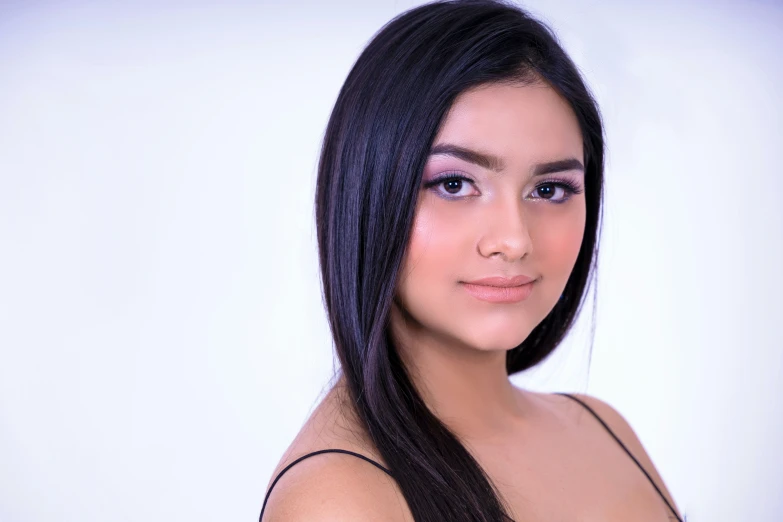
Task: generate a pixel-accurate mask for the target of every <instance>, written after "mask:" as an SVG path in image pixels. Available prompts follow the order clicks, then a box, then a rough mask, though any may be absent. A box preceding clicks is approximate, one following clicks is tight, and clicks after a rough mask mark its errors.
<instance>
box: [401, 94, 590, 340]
mask: <svg viewBox="0 0 783 522" xmlns="http://www.w3.org/2000/svg"><path fill="white" fill-rule="evenodd" d="M582 161H583V149H582V135H581V132H580V130H579V124H578V122H577V120H576V116H575V115H574V113H573V111H572V109H571V108H570V107H569V106H568V104H567V102H566V101H564V100H563V99H562V98H561V97H560V96H559V95H558V94H557V93H556V92H555V91H554V90H553V89H552V88H551V87H549V86H548V85H545V84H544V83H536V84H534V85H529V86H512V85H500V84H491V85H488V86H481V87H479V88H476V89H473V90H470V91H467V92H465V93H463V94H462V95H461V96H459V97H458V98H457V100H456V101H455V103H454V104H453V106H452V108H451V110H450V111H449V113H448V114H447V116H446V118H445V120H444V123H443V125H442V127H441V130H440V132H439V133H438V135H437V137H436V138H435V141H434V143H433V147H432V149H431V154H430V156H429V158H428V161H427V164H426V167H425V169H424V173H423V177H422V186H421V192H420V194H419V198H418V203H417V207H416V215H415V220H414V224H413V230H412V236H411V239H410V242H409V244H408V250H407V252H406V255H405V259H404V262H403V271H402V273H401V277H400V280H399V282H398V286H397V296H396V299H395V304H394V307H395V308H396V310H395V312H399V311H400V308H402V309H403V310H404V312H405V314H404V315H405V316H406V317H407V319H408V322H407V323H406V324H407V326H408V328H414V329H415V334H416V336H417V338H421V336H422V335H424V336H426V337H431V338H432V339H433V340H438V341H443V342H446V343H454V342H458V343H461V344H463V345H467V346H468V347H472V348H476V349H480V350H508V349H511V348H514V347H515V346H517V345H519V344H520V343H521V342H522V341H523V340H524V339H525V338H526V337H527V336H528V335H529V334H530V332H531V331H532V330H533V328H534V327H535V326H536V325H537V324H538V323H540V322H541V321H542V320H543V319H544V317H546V315H547V314H548V313H549V312H550V311H551V310H552V308H553V307H554V305H555V304H556V303H557V300H558V299H559V297H560V295H561V293H562V292H563V289H564V288H565V285H566V282H567V281H568V277H569V275H570V274H571V271H572V269H573V267H574V264H575V262H576V258H577V255H578V253H579V248H580V246H581V243H582V236H583V234H584V229H585V198H584V188H585V185H584V168H583V162H582ZM517 276H521V277H524V276H527V277H528V278H530V279H532V280H533V282H532V283H528V284H526V285H523V286H520V285H519V281H517V282H514V281H495V282H493V281H489V282H486V281H485V282H483V283H484V284H470V283H471V282H475V281H477V280H480V279H484V278H490V277H496V278H497V277H499V278H514V277H517ZM498 284H500V285H506V286H508V285H512V286H511V287H509V288H500V287H498V286H494V285H498ZM489 285H493V286H489ZM393 316H394V313H393Z"/></svg>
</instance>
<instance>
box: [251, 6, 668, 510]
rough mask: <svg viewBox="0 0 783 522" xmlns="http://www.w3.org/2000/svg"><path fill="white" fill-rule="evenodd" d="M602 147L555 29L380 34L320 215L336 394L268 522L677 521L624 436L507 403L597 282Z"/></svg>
mask: <svg viewBox="0 0 783 522" xmlns="http://www.w3.org/2000/svg"><path fill="white" fill-rule="evenodd" d="M603 158H604V141H603V128H602V123H601V118H600V115H599V111H598V109H597V107H596V104H595V101H594V100H593V98H592V96H591V94H590V93H589V91H588V89H587V88H586V86H585V84H584V82H583V80H582V78H581V77H580V75H579V73H578V71H577V68H576V67H575V65H574V64H573V62H572V61H571V60H570V59H569V57H568V56H567V55H566V54H565V52H564V51H563V49H562V48H561V47H560V46H559V44H558V43H557V41H556V39H555V37H554V35H553V34H552V32H551V31H550V30H549V29H548V28H547V27H546V26H544V25H543V24H541V23H540V22H538V21H536V20H535V19H533V18H531V17H530V16H529V15H528V14H527V13H525V12H524V11H522V10H520V9H519V8H517V7H514V6H512V5H507V4H505V3H500V2H495V1H488V0H468V1H454V2H436V3H431V4H428V5H424V6H421V7H418V8H415V9H412V10H410V11H408V12H406V13H404V14H402V15H400V16H399V17H397V18H395V19H394V20H392V21H391V22H390V23H388V24H387V25H386V26H385V27H384V28H383V29H382V30H381V31H380V32H379V33H378V34H377V35H376V36H375V37H374V38H373V40H372V41H371V42H370V43H369V45H368V46H367V48H366V49H365V50H364V51H363V52H362V54H361V56H360V57H359V59H358V60H357V62H356V64H355V65H354V67H353V69H352V70H351V72H350V74H349V75H348V78H347V80H346V81H345V84H344V86H343V88H342V90H341V91H340V94H339V96H338V99H337V102H336V104H335V107H334V110H333V112H332V115H331V118H330V120H329V124H328V127H327V130H326V135H325V138H324V143H323V150H322V154H321V158H320V162H319V168H318V182H317V190H316V220H317V228H318V245H319V253H320V265H321V274H322V280H323V291H324V298H325V303H326V309H327V312H328V315H329V321H330V325H331V329H332V334H333V337H334V343H335V347H336V350H337V354H338V356H339V360H340V363H341V371H340V374H339V379H337V381H336V383H335V385H334V386H333V387H332V388H331V390H330V391H329V393H328V394H327V395H326V396H325V398H324V399H323V401H322V402H321V403H320V404H319V406H318V407H317V408H316V410H315V411H314V413H313V414H312V416H311V417H310V418H309V419H308V421H307V422H306V424H305V425H304V427H303V428H302V430H301V432H300V433H299V435H298V436H297V437H296V439H295V440H294V441H293V443H292V444H291V446H290V447H289V448H288V450H287V451H286V453H285V455H284V456H283V458H282V459H281V461H280V463H279V466H278V467H277V469H276V470H275V471H274V474H273V480H271V481H270V484H269V486H268V490H267V494H266V496H265V499H264V504H263V507H262V511H261V518H260V519H261V520H262V521H265V522H280V521H287V522H288V521H307V522H313V521H366V520H375V521H390V522H391V521H414V520H415V521H417V522H424V521H428V522H429V521H432V522H435V521H438V522H442V521H502V520H509V519H510V520H516V521H519V522H521V521H531V522H542V521H561V520H595V521H599V520H600V521H602V522H614V521H617V522H620V521H622V522H627V521H629V520H634V521H637V522H665V521H667V520H681V518H680V515H679V514H678V511H677V508H676V506H675V503H674V501H673V499H672V498H671V495H670V494H669V492H668V491H667V489H666V487H665V485H664V484H663V481H662V480H661V477H660V476H659V474H658V473H657V472H656V469H655V467H654V465H653V463H652V462H651V461H650V458H649V457H648V456H647V454H646V452H645V450H644V448H643V447H642V445H641V443H640V442H639V440H638V438H637V437H636V436H635V434H634V432H633V431H632V429H631V427H630V426H629V425H628V423H627V422H626V421H625V420H624V419H623V417H622V416H621V415H620V414H618V413H617V412H616V411H615V410H614V409H613V408H612V407H610V406H609V405H608V404H606V403H604V402H602V401H600V400H598V399H596V398H593V397H590V396H586V395H577V394H573V395H567V394H544V393H534V392H532V391H528V390H524V389H520V388H518V387H515V386H513V385H512V384H511V382H510V381H509V375H510V374H514V373H517V372H521V371H524V370H526V369H528V368H531V367H533V366H534V365H536V364H538V363H539V362H541V361H542V360H544V359H545V358H546V357H547V356H548V355H549V354H550V353H552V351H553V350H554V349H555V348H556V347H557V346H558V344H559V343H560V342H561V340H562V339H563V337H564V336H565V335H566V333H567V332H568V331H569V328H570V327H571V325H572V323H573V322H574V319H575V317H576V316H577V313H578V311H579V309H580V307H581V304H582V302H583V299H584V295H585V293H586V291H587V289H588V285H589V282H590V279H591V276H592V274H593V271H594V268H595V266H594V265H595V260H596V254H597V239H598V230H599V222H600V211H601V194H602V182H603Z"/></svg>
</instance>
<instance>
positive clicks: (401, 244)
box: [315, 0, 604, 522]
mask: <svg viewBox="0 0 783 522" xmlns="http://www.w3.org/2000/svg"><path fill="white" fill-rule="evenodd" d="M541 78H543V79H544V80H545V81H546V82H547V83H548V84H549V85H550V86H551V87H552V88H554V89H555V90H556V91H557V92H558V93H559V94H560V95H561V96H562V97H563V98H564V99H565V100H566V101H567V102H568V103H569V104H570V106H571V108H572V109H573V111H574V113H575V115H576V118H577V120H578V122H579V126H580V129H581V132H582V137H583V142H584V165H585V198H586V211H587V216H586V218H587V219H586V226H585V233H584V236H583V240H582V245H581V249H580V251H579V255H578V257H577V260H576V264H575V266H574V269H573V271H572V273H571V275H570V278H569V279H568V282H567V284H566V287H565V290H564V293H563V297H562V298H561V299H560V300H559V301H558V303H557V304H556V305H555V306H554V308H553V309H552V310H551V312H550V313H549V314H548V315H547V317H546V318H545V319H544V320H543V321H542V322H541V323H540V324H538V325H537V326H536V327H535V329H534V330H533V331H532V332H531V333H530V335H529V336H528V337H527V338H526V339H525V340H524V342H522V344H521V345H519V346H517V347H516V348H514V349H512V350H509V351H508V352H507V356H506V367H507V370H508V373H509V374H513V373H517V372H521V371H523V370H526V369H528V368H530V367H532V366H534V365H536V364H538V363H539V362H541V361H542V360H544V359H545V358H546V357H547V356H548V355H549V354H550V353H551V352H552V351H553V350H554V349H555V348H556V347H557V345H558V344H559V343H560V341H561V340H562V339H563V337H564V336H565V335H566V333H567V332H568V331H569V329H570V328H571V326H572V324H573V322H574V320H575V318H576V316H577V314H578V312H579V310H580V308H581V306H582V303H583V301H584V300H585V295H586V293H587V290H588V288H589V285H590V281H591V279H592V277H593V274H594V267H595V261H596V258H597V246H598V245H597V243H598V230H599V224H600V214H601V198H602V180H603V163H604V138H603V135H604V132H603V126H602V123H601V117H600V114H599V111H598V107H597V105H596V103H595V100H594V99H593V97H592V95H591V94H590V92H589V90H588V88H587V87H586V86H585V83H584V82H583V80H582V78H581V76H580V74H579V71H578V69H577V67H576V66H575V65H574V63H573V62H572V61H571V59H570V58H569V57H568V55H567V54H566V53H565V51H564V50H563V49H562V48H561V46H560V45H559V43H558V41H557V38H556V37H555V35H554V34H553V32H552V31H551V30H550V29H549V28H548V27H547V26H546V25H545V24H543V23H542V22H540V21H538V20H536V19H534V18H533V17H532V16H530V15H529V14H528V13H526V12H525V11H524V10H522V9H520V8H519V7H517V6H514V5H512V4H509V3H505V2H500V1H492V0H458V1H439V2H434V3H429V4H426V5H423V6H420V7H416V8H414V9H411V10H409V11H407V12H405V13H403V14H401V15H399V16H397V17H396V18H394V19H393V20H391V21H390V22H389V23H387V24H386V25H385V26H384V27H383V28H382V29H381V30H380V31H379V32H378V33H377V34H376V35H375V36H374V37H373V38H372V40H371V41H370V42H369V44H368V45H367V46H366V48H365V49H364V51H363V52H362V53H361V55H360V56H359V58H358V60H357V61H356V63H355V65H354V66H353V68H352V69H351V71H350V73H349V74H348V77H347V79H346V81H345V83H344V85H343V87H342V89H341V91H340V93H339V95H338V98H337V101H336V103H335V106H334V110H333V111H332V114H331V117H330V119H329V123H328V126H327V128H326V133H325V136H324V141H323V148H322V151H321V156H320V160H319V164H318V179H317V185H316V195H315V214H316V226H317V233H318V250H319V261H320V267H321V278H322V284H323V293H324V303H325V306H326V310H327V314H328V317H329V323H330V327H331V332H332V336H333V338H334V343H335V349H336V352H337V355H338V358H339V362H340V367H341V371H342V373H343V375H344V378H345V381H346V384H347V391H348V397H349V399H350V401H349V405H350V407H351V408H353V409H354V410H355V414H356V415H357V416H358V419H359V420H360V422H361V423H362V425H363V427H364V428H365V429H366V431H367V434H368V435H369V437H370V439H371V440H372V442H373V443H374V445H375V447H376V448H377V450H378V452H379V453H380V455H381V456H382V457H383V459H384V460H385V461H386V463H387V465H388V467H389V469H390V470H391V472H392V473H393V475H394V477H395V479H396V481H397V483H398V484H399V487H400V489H401V491H402V493H403V495H404V496H405V499H406V500H407V503H408V506H409V508H410V510H411V512H412V513H413V515H414V517H415V519H416V520H417V522H435V521H438V522H441V521H443V520H449V521H492V522H496V521H501V520H503V519H504V518H509V517H508V515H507V514H506V512H505V508H504V505H503V502H502V501H501V499H500V495H499V494H498V492H497V490H496V489H495V488H494V486H493V484H492V483H491V481H490V479H489V478H488V476H487V475H486V473H485V472H484V471H483V469H482V468H481V466H480V465H479V464H478V462H477V461H476V460H475V459H474V458H473V456H472V455H471V454H470V453H469V452H468V451H467V449H466V448H465V447H464V446H463V445H462V444H461V443H460V441H459V440H458V439H457V437H456V436H455V435H454V434H453V433H452V432H451V431H450V430H449V429H448V428H447V427H446V426H445V425H444V424H443V423H442V422H441V421H440V420H439V419H438V418H437V417H436V416H435V415H434V414H433V413H432V412H431V411H430V410H429V409H428V408H427V406H426V405H425V403H424V401H423V400H422V398H421V396H420V394H419V393H418V391H417V390H416V388H415V387H414V385H413V384H412V380H411V378H410V375H409V373H408V371H407V370H406V368H405V366H404V365H403V363H402V361H401V359H400V356H399V354H398V352H397V351H396V349H395V346H394V342H393V339H392V337H391V335H390V332H389V315H390V307H391V303H392V300H393V298H394V293H395V285H396V282H397V277H398V273H399V271H400V268H401V263H402V260H403V257H404V254H405V250H406V246H407V244H408V239H409V235H410V231H411V227H412V222H413V218H414V210H415V208H416V200H417V196H418V194H419V191H420V184H421V175H422V171H423V169H424V164H425V162H426V158H427V156H428V153H429V150H430V147H431V145H432V142H433V140H434V139H435V136H436V134H437V132H438V129H439V127H440V125H441V124H442V120H443V118H444V116H445V114H446V113H447V111H448V109H449V108H450V106H451V104H452V103H453V102H454V100H455V98H456V97H457V96H458V95H459V94H460V93H462V92H463V91H465V90H466V89H469V88H472V87H476V86H478V85H481V84H487V83H497V82H511V83H515V84H523V85H524V84H529V83H532V82H535V81H539V80H540V79H541Z"/></svg>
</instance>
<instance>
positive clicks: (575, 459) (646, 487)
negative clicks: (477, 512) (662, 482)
mask: <svg viewBox="0 0 783 522" xmlns="http://www.w3.org/2000/svg"><path fill="white" fill-rule="evenodd" d="M607 439H608V440H601V439H596V438H593V437H589V436H588V437H582V438H577V437H574V436H573V434H568V433H560V434H556V433H551V434H546V436H541V437H532V438H528V439H526V440H525V441H523V442H516V443H514V444H496V445H487V446H482V447H480V448H477V449H475V454H476V457H477V458H478V459H479V461H480V463H481V465H482V467H484V469H485V470H486V472H487V473H488V474H489V476H490V478H491V479H492V481H493V483H494V484H495V486H496V487H497V489H498V491H499V492H500V494H501V495H502V497H503V499H505V501H506V502H507V505H508V507H509V508H510V514H511V516H512V517H513V518H514V520H515V521H516V522H566V521H568V522H593V521H595V522H599V521H600V522H626V521H628V520H634V521H636V522H668V521H669V520H671V519H670V518H669V516H670V515H671V512H670V511H668V507H667V506H666V504H665V503H664V501H663V499H662V498H661V496H660V495H659V494H658V492H657V491H656V489H655V488H654V487H653V485H652V483H651V482H650V481H649V480H648V478H647V477H646V476H645V474H644V473H643V472H642V470H641V469H640V468H639V467H638V466H637V465H636V463H634V461H633V460H632V459H631V458H630V457H629V456H628V455H627V454H626V453H625V451H623V449H622V448H621V447H620V446H619V445H617V443H616V442H614V441H613V440H612V439H609V438H608V436H607Z"/></svg>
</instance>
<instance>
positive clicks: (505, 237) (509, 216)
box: [478, 198, 533, 261]
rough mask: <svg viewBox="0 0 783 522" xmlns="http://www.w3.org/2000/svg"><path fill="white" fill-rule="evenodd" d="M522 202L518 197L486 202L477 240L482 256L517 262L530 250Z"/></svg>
mask: <svg viewBox="0 0 783 522" xmlns="http://www.w3.org/2000/svg"><path fill="white" fill-rule="evenodd" d="M522 205H523V203H522V200H521V199H520V198H514V199H513V200H512V199H511V198H508V199H503V200H501V201H496V202H493V203H491V204H490V205H489V207H488V208H487V214H486V216H485V217H483V219H482V221H483V222H484V224H485V226H484V227H483V233H482V236H481V238H480V239H479V242H478V251H479V253H480V254H481V255H482V256H484V257H488V258H491V257H500V258H502V259H504V260H505V261H518V260H520V259H522V258H523V257H525V256H526V255H528V254H530V253H531V252H532V250H533V242H532V240H531V238H530V232H529V230H528V224H527V222H526V220H525V215H524V211H523V210H524V209H523V206H522Z"/></svg>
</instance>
